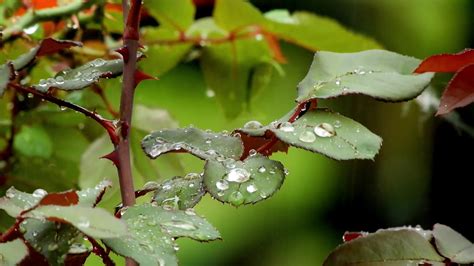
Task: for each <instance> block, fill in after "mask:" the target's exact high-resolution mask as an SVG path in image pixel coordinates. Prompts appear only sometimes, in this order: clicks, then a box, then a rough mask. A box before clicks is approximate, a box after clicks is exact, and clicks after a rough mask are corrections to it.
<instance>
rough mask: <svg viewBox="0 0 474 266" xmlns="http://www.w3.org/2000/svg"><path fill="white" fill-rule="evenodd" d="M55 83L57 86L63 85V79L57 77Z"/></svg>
mask: <svg viewBox="0 0 474 266" xmlns="http://www.w3.org/2000/svg"><path fill="white" fill-rule="evenodd" d="M55 81H56V84H58V85H62V84H64V78H63V77H62V76H57V77H56V78H55Z"/></svg>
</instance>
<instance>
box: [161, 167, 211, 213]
mask: <svg viewBox="0 0 474 266" xmlns="http://www.w3.org/2000/svg"><path fill="white" fill-rule="evenodd" d="M204 193H205V191H204V188H203V183H202V177H201V176H200V175H199V174H196V173H191V174H188V175H186V176H185V177H179V176H176V177H173V178H171V179H168V180H165V181H163V182H162V183H161V184H160V185H159V186H158V189H157V190H156V192H155V195H154V196H153V202H156V203H158V205H162V206H165V205H166V206H171V207H173V208H174V207H178V208H179V209H181V210H186V209H188V208H192V207H194V206H195V205H196V204H197V203H198V202H199V201H200V200H201V198H202V196H203V195H204Z"/></svg>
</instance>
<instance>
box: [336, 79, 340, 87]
mask: <svg viewBox="0 0 474 266" xmlns="http://www.w3.org/2000/svg"><path fill="white" fill-rule="evenodd" d="M336 85H337V86H340V85H341V79H340V78H337V79H336Z"/></svg>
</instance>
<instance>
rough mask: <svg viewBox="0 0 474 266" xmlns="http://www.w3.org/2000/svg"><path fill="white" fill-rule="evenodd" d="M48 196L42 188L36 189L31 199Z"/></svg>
mask: <svg viewBox="0 0 474 266" xmlns="http://www.w3.org/2000/svg"><path fill="white" fill-rule="evenodd" d="M47 194H48V192H47V191H46V190H44V189H42V188H38V189H36V190H35V191H33V197H35V198H42V197H44V196H46V195H47Z"/></svg>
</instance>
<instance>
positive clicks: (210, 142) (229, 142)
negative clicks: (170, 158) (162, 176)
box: [142, 127, 243, 159]
mask: <svg viewBox="0 0 474 266" xmlns="http://www.w3.org/2000/svg"><path fill="white" fill-rule="evenodd" d="M142 147H143V150H144V151H145V153H146V154H147V155H148V156H150V158H157V157H158V156H160V155H161V154H164V153H167V152H173V151H182V150H183V151H186V152H189V153H191V154H193V155H195V156H196V157H199V158H201V159H208V158H213V157H216V156H221V157H224V158H234V159H237V158H240V156H241V155H242V151H243V146H242V142H241V141H240V139H239V138H237V137H234V136H230V135H228V134H223V133H211V132H207V131H206V132H205V131H202V130H200V129H197V128H193V127H189V128H178V129H164V130H160V131H156V132H153V133H151V134H150V135H148V136H146V137H145V138H144V139H143V141H142Z"/></svg>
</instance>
